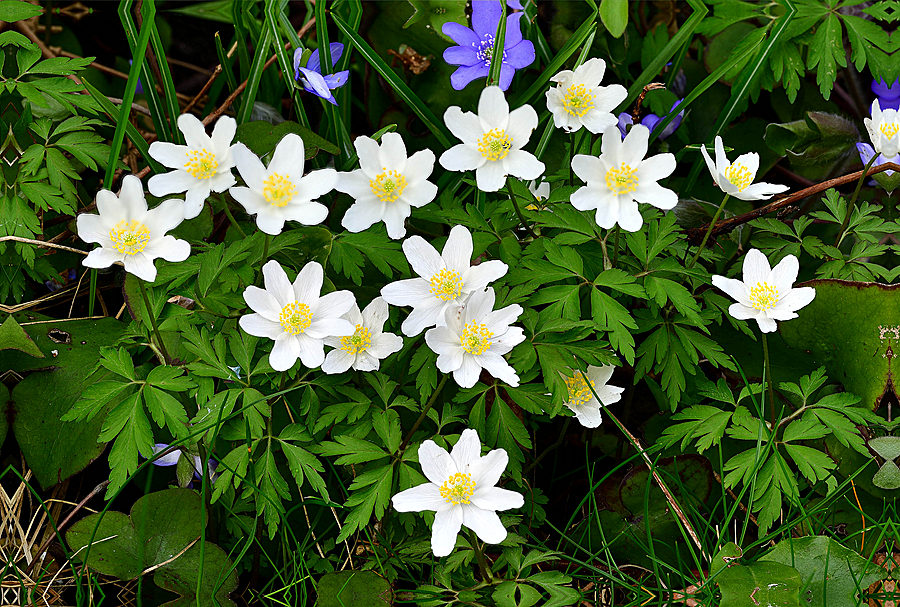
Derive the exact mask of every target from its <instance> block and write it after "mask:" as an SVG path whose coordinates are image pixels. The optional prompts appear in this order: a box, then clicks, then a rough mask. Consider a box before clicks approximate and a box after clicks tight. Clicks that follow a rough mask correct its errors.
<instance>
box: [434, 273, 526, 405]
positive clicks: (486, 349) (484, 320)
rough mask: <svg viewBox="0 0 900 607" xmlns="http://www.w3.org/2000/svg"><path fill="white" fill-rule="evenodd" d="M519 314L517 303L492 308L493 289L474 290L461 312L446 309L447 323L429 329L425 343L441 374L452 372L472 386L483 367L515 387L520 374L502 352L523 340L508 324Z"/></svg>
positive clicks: (461, 384)
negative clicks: (435, 359) (435, 357)
mask: <svg viewBox="0 0 900 607" xmlns="http://www.w3.org/2000/svg"><path fill="white" fill-rule="evenodd" d="M520 314H522V306H520V305H518V304H513V305H511V306H506V307H505V308H501V309H499V310H494V289H491V288H488V289H484V290H482V291H476V292H474V293H472V294H471V295H470V296H469V299H468V301H466V305H465V306H464V307H463V308H462V312H461V313H457V312H455V311H454V310H447V316H446V326H443V327H435V328H434V329H429V330H428V331H427V332H426V333H425V343H427V344H428V347H429V348H431V349H432V351H434V352H435V353H436V354H437V355H438V357H437V368H438V369H439V370H440V371H441V373H453V379H454V380H456V383H457V384H459V385H460V386H461V387H463V388H471V387H472V386H474V385H475V382H477V381H478V376H479V375H480V374H481V370H482V369H485V370H486V371H487V372H488V373H490V374H491V375H493V376H494V377H496V378H497V379H499V380H501V381H504V382H506V383H507V384H509V385H510V386H512V387H516V386H518V385H519V376H518V375H516V371H515V369H513V368H512V367H511V366H509V363H508V362H506V359H504V358H503V355H504V354H508V353H509V351H510V350H512V349H513V347H514V346H516V345H518V344H520V343H522V342H523V341H524V340H525V332H524V331H523V330H522V329H521V328H520V327H511V326H509V325H510V323H512V322H515V320H516V319H517V318H518V317H519V315H520Z"/></svg>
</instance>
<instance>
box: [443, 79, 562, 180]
mask: <svg viewBox="0 0 900 607" xmlns="http://www.w3.org/2000/svg"><path fill="white" fill-rule="evenodd" d="M444 122H445V123H446V124H447V128H448V129H450V132H451V133H453V134H454V135H456V136H457V137H458V138H459V139H460V140H461V141H462V143H460V144H457V145H455V146H453V147H452V148H450V149H449V150H447V151H446V152H444V153H443V154H441V158H440V163H441V166H442V167H444V168H445V169H447V170H448V171H471V170H474V171H475V183H476V185H477V186H478V189H479V190H481V191H482V192H496V191H497V190H499V189H500V188H502V187H503V184H505V183H506V177H507V176H508V175H513V176H514V177H518V178H520V179H537V178H538V177H540V176H541V174H542V173H543V172H544V163H543V162H541V161H540V160H538V159H537V158H535V156H534V154H531V153H529V152H526V151H525V150H523V149H522V148H523V147H524V146H525V144H526V143H528V138H529V137H531V131H533V130H534V129H535V127H536V126H537V123H538V116H537V112H535V111H534V108H533V107H531V106H530V105H523V106H522V107H520V108H516V109H514V110H513V111H512V112H510V111H509V104H508V103H507V102H506V97H504V96H503V91H502V90H500V87H499V86H488V87H485V89H484V90H483V91H482V92H481V98H480V99H479V101H478V114H473V113H472V112H463V111H462V110H461V109H460V108H459V106H456V105H454V106H452V107H449V108H447V111H446V112H444Z"/></svg>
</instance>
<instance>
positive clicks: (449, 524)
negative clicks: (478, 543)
mask: <svg viewBox="0 0 900 607" xmlns="http://www.w3.org/2000/svg"><path fill="white" fill-rule="evenodd" d="M460 527H462V509H461V508H448V509H447V510H440V511H438V512H437V513H436V514H435V515H434V524H433V525H432V527H431V550H432V552H434V556H447V555H448V554H450V553H451V552H453V548H454V547H455V546H456V536H457V535H459V530H460Z"/></svg>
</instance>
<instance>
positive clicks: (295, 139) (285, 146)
mask: <svg viewBox="0 0 900 607" xmlns="http://www.w3.org/2000/svg"><path fill="white" fill-rule="evenodd" d="M304 159H305V156H304V150H303V139H301V137H300V135H297V134H296V133H288V134H287V135H285V136H284V137H282V138H281V141H279V142H278V145H276V146H275V151H274V152H273V153H272V160H271V161H270V162H269V167H268V169H269V171H268V172H269V173H270V174H272V173H278V174H279V175H282V176H284V177H287V178H288V179H290V180H291V181H293V182H295V183H296V182H297V181H299V180H300V177H301V176H302V175H303V162H304ZM328 189H329V190H330V189H331V188H328Z"/></svg>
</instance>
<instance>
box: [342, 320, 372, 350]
mask: <svg viewBox="0 0 900 607" xmlns="http://www.w3.org/2000/svg"><path fill="white" fill-rule="evenodd" d="M371 345H372V333H371V331H369V330H368V329H367V328H365V327H364V326H362V325H356V332H355V333H354V334H353V335H349V336H347V337H342V338H341V350H343V351H344V352H349V353H350V354H359V353H360V352H362V351H363V350H365V349H366V348H368V347H369V346H371Z"/></svg>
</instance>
